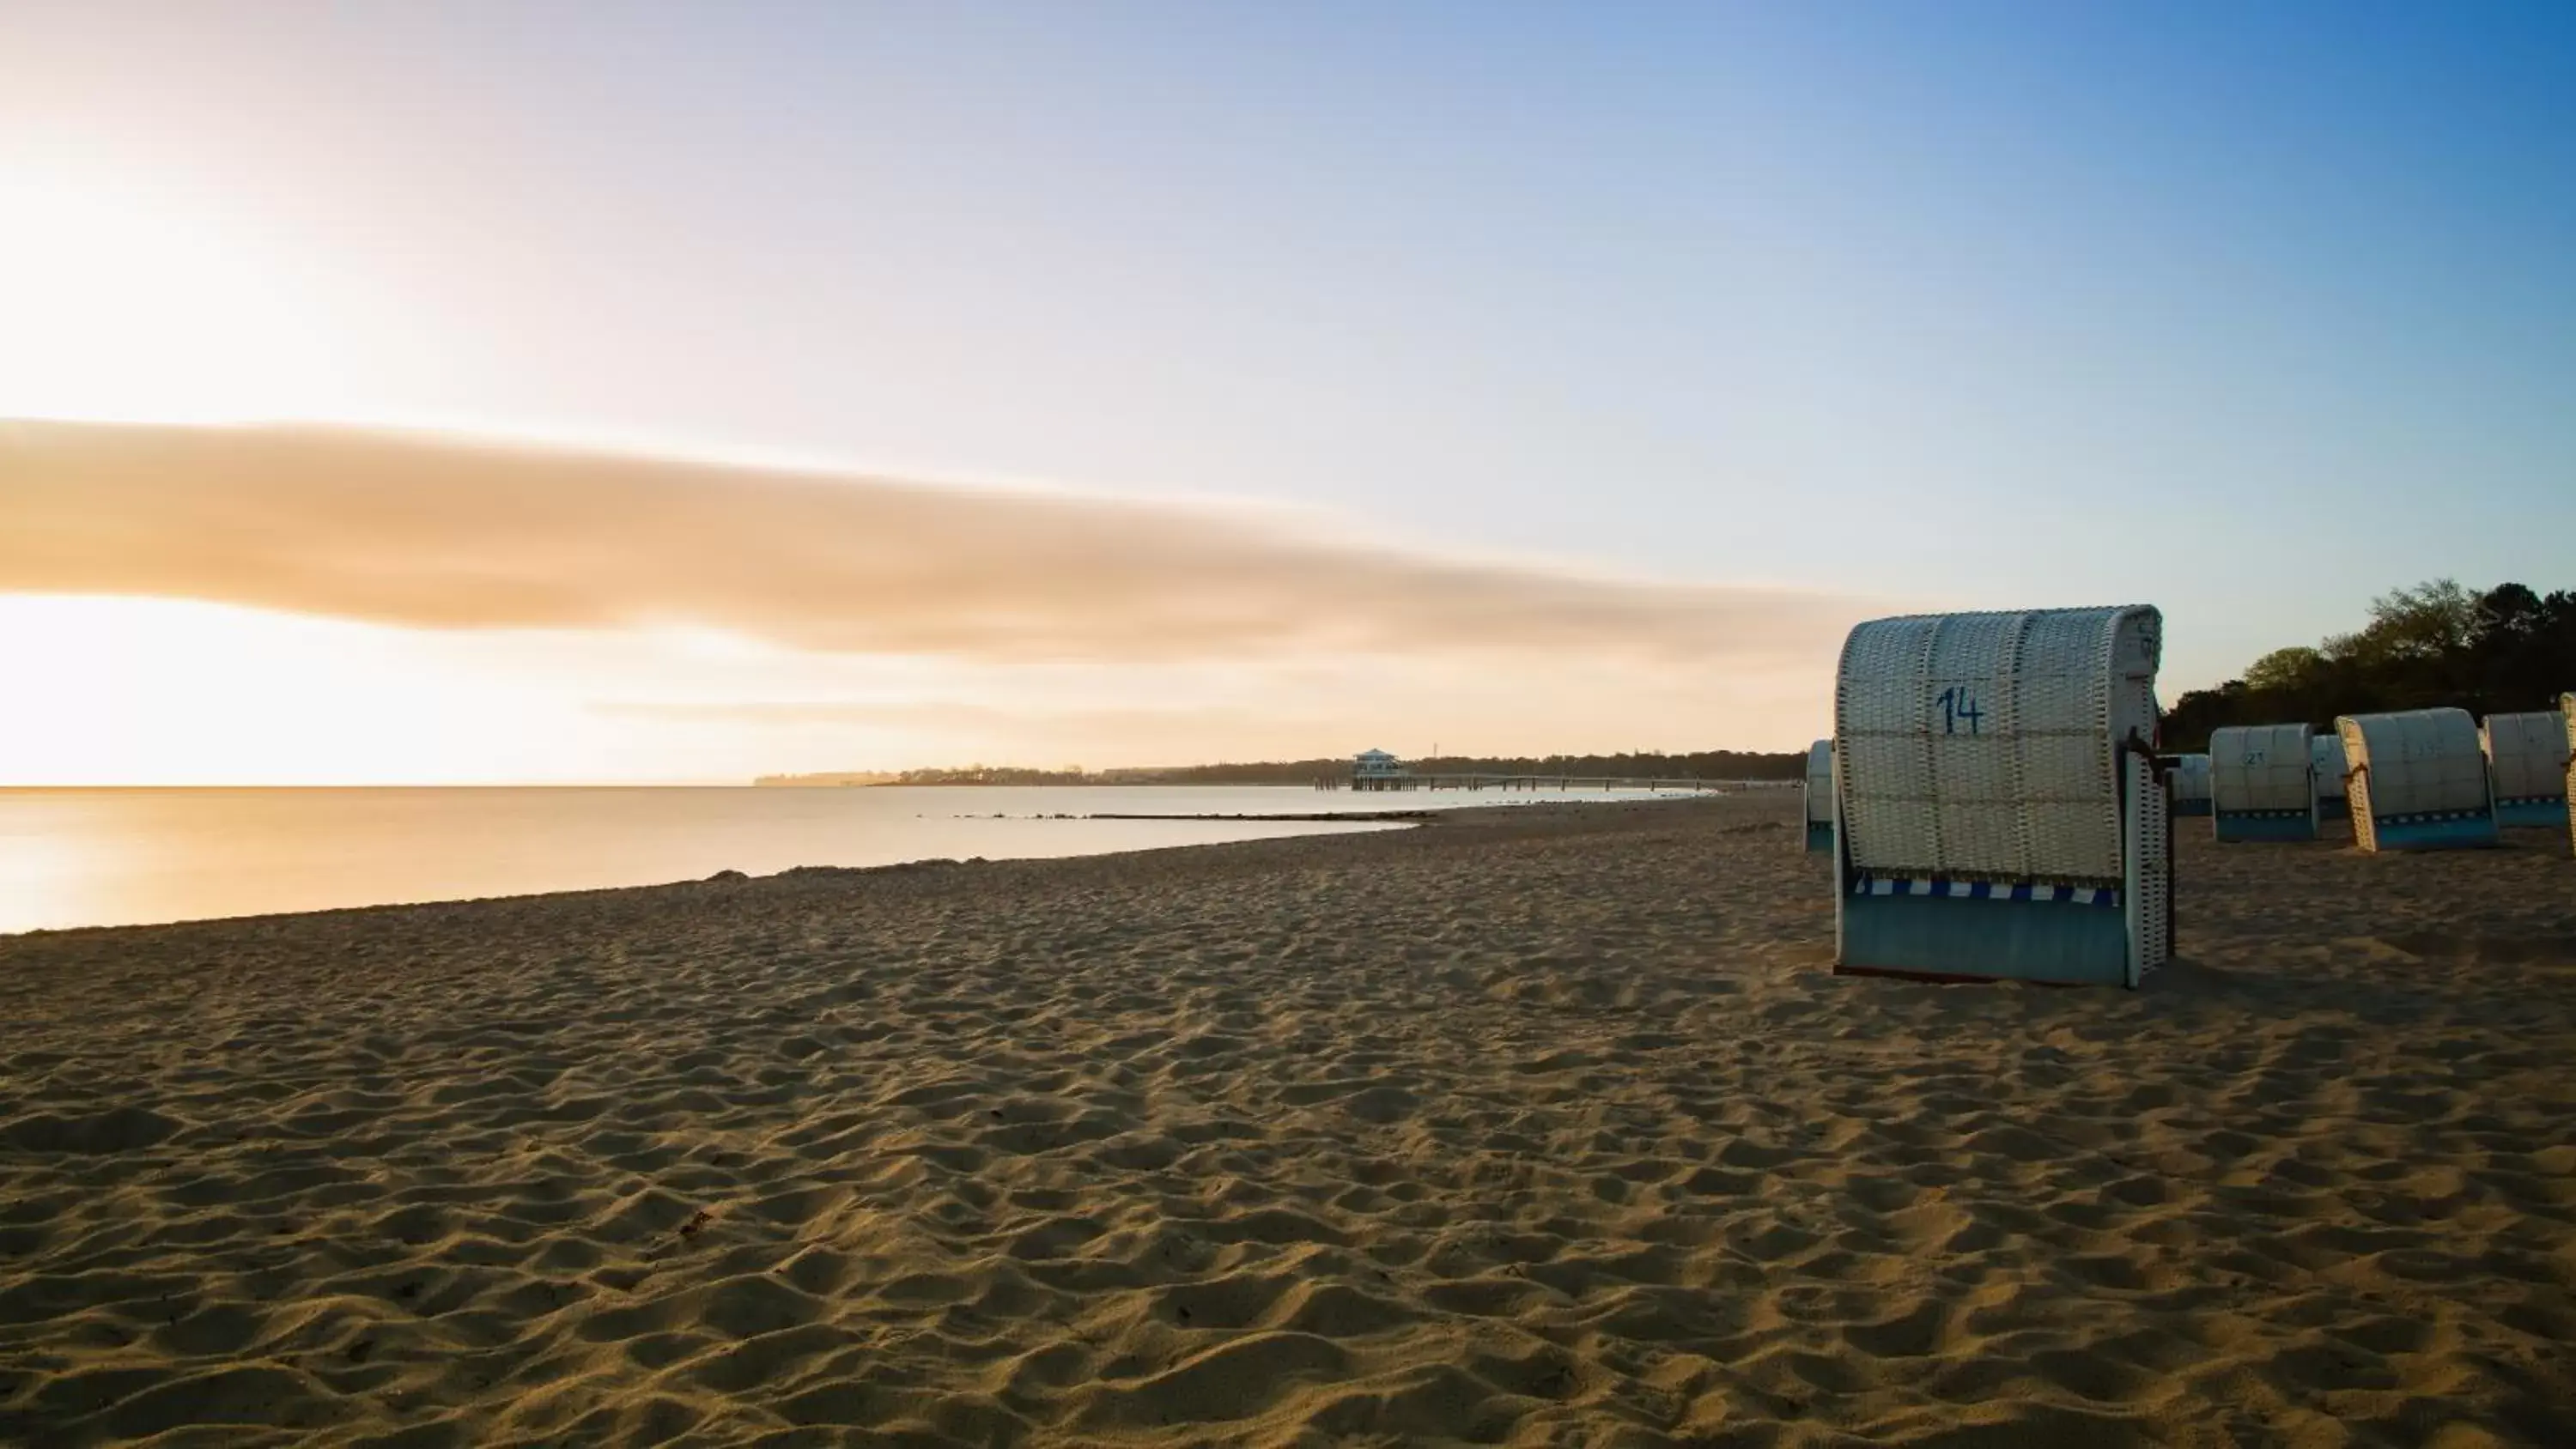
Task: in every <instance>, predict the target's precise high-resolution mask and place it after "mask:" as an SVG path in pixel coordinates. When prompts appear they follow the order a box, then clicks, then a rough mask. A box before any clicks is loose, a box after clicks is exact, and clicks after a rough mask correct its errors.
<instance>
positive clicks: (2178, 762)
mask: <svg viewBox="0 0 2576 1449" xmlns="http://www.w3.org/2000/svg"><path fill="white" fill-rule="evenodd" d="M2165 759H2166V761H2167V763H2168V765H2169V766H2170V773H2169V775H2168V777H2167V778H2168V782H2169V783H2170V784H2171V785H2172V787H2173V813H2175V814H2176V815H2206V814H2208V813H2209V756H2207V755H2168V756H2165Z"/></svg>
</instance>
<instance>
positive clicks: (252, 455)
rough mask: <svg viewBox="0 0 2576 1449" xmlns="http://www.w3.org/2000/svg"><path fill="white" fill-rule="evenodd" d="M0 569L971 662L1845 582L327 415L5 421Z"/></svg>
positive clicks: (1764, 637)
mask: <svg viewBox="0 0 2576 1449" xmlns="http://www.w3.org/2000/svg"><path fill="white" fill-rule="evenodd" d="M0 591H14V592H26V593H72V594H126V595H146V596H160V597H172V598H188V599H200V600H212V601H218V602H224V603H232V604H241V605H249V606H253V607H260V608H269V609H280V610H289V611H294V612H299V613H307V614H319V615H329V616H336V617H343V618H350V619H358V620H365V621H370V622H375V623H384V624H394V625H402V626H410V627H419V628H433V629H479V628H614V627H624V626H633V625H645V624H665V623H694V624H700V625H706V626H711V627H716V628H722V629H728V630H733V631H737V632H740V633H744V634H748V635H751V636H755V637H759V638H763V639H766V640H769V641H772V642H775V643H778V644H782V645H786V646H789V647H794V648H800V649H810V650H826V651H842V652H865V653H878V654H934V655H944V656H952V657H958V658H965V659H980V660H986V661H993V662H1004V661H1027V660H1082V659H1116V660H1121V661H1127V662H1153V661H1172V660H1183V659H1192V658H1209V657H1229V656H1231V657H1241V656H1249V655H1262V654H1282V653H1311V652H1331V651H1354V652H1367V653H1385V652H1395V651H1408V650H1417V649H1439V650H1459V649H1476V648H1505V649H1514V650H1536V651H1547V650H1562V649H1583V650H1611V651H1621V652H1629V653H1635V654H1642V655H1646V656H1649V657H1652V658H1657V659H1664V660H1671V661H1676V662H1678V661H1685V660H1689V661H1717V660H1726V659H1753V658H1765V657H1772V658H1776V657H1784V656H1794V655H1801V654H1812V653H1813V652H1814V651H1817V650H1829V649H1830V648H1831V647H1832V641H1833V640H1834V638H1835V637H1836V636H1837V635H1838V634H1839V632H1840V630H1841V629H1842V628H1843V627H1844V626H1845V625H1846V624H1848V623H1849V622H1850V621H1851V620H1852V619H1854V618H1856V617H1859V616H1860V615H1861V614H1863V613H1865V612H1867V608H1866V606H1865V605H1863V604H1861V603H1859V602H1857V601H1854V600H1850V599H1844V598H1835V597H1828V596H1820V595H1810V594H1801V593H1795V592H1790V591H1781V590H1767V589H1752V588H1730V587H1714V586H1683V585H1670V584H1657V583H1637V582H1626V581H1620V580H1616V579H1608V578H1601V577H1593V576H1587V575H1584V574H1581V573H1577V572H1572V571H1556V570H1551V569H1548V568H1544V567H1539V566H1533V565H1527V564H1517V563H1501V562H1493V561H1486V560H1475V559H1463V558H1453V557H1442V556H1439V555H1435V554H1429V553H1421V552H1410V551H1405V550H1402V549H1398V548H1391V547H1383V546H1379V545H1376V544H1374V543H1371V542H1369V541H1366V540H1363V539H1341V538H1336V537H1333V536H1331V535H1330V534H1328V533H1327V532H1325V531H1323V530H1321V529H1318V528H1315V527H1311V526H1306V525H1304V524H1302V523H1300V524H1292V523H1291V522H1289V521H1287V520H1284V519H1282V518H1279V517H1273V516H1268V515H1261V514H1255V513H1251V512H1248V511H1227V510H1221V509H1198V508H1190V507H1184V506H1180V505H1176V504H1167V503H1149V502H1142V501H1135V500H1121V499H1114V498H1103V497H1094V496H1084V495H1076V494H1060V493H1042V492H1006V491H997V490H985V489H967V488H957V487H948V486H937V485H927V484H922V483H916V482H907V481H902V480H895V479H885V478H873V477H863V476H847V475H833V474H821V473H802V472H791V471H784V470H764V469H754V468H745V467H736V466H728V465H723V464H716V463H708V462H699V461H690V460H682V459H671V458H655V457H641V456H631V455H619V454H611V453H586V452H578V451H568V450H561V449H553V448H537V447H529V446H522V445H516V444H508V443H498V442H490V441H478V440H473V439H466V438H459V437H453V436H446V435H437V434H412V433H394V432H373V431H365V430H355V429H339V428H308V427H258V428H173V427H137V426H122V425H95V424H75V423H54V422H19V423H0Z"/></svg>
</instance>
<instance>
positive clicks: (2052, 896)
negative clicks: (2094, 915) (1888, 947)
mask: <svg viewBox="0 0 2576 1449" xmlns="http://www.w3.org/2000/svg"><path fill="white" fill-rule="evenodd" d="M1851 893H1852V894H1853V895H1856V896H1947V897H1949V898H1951V899H1953V900H1969V901H2066V902H2069V903H2071V904H2074V905H2079V906H2116V905H2118V904H2119V903H2120V892H2119V891H2118V890H2117V889H2116V888H2114V887H2111V886H2070V885H2033V884H2031V883H2030V882H2029V881H1991V880H1945V879H1942V878H1941V877H1938V876H1935V877H1933V878H1932V879H1930V880H1915V879H1907V878H1904V877H1901V876H1884V875H1882V876H1867V875H1855V876H1853V877H1852V891H1851Z"/></svg>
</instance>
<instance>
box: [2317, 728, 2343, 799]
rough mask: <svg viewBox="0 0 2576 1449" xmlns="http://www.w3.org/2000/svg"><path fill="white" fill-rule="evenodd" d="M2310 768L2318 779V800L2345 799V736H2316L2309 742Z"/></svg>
mask: <svg viewBox="0 0 2576 1449" xmlns="http://www.w3.org/2000/svg"><path fill="white" fill-rule="evenodd" d="M2308 756H2309V762H2310V763H2309V768H2310V769H2311V770H2312V771H2313V772H2314V773H2315V775H2316V779H2317V798H2318V799H2320V800H2328V799H2332V800H2340V799H2342V798H2343V772H2344V763H2343V736H2341V735H2333V734H2328V735H2315V736H2312V737H2310V739H2309V740H2308Z"/></svg>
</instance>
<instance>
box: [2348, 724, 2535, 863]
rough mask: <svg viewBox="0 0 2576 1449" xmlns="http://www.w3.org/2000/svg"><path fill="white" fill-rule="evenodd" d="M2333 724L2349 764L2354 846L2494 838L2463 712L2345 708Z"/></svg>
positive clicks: (2472, 727)
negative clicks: (2352, 711)
mask: <svg viewBox="0 0 2576 1449" xmlns="http://www.w3.org/2000/svg"><path fill="white" fill-rule="evenodd" d="M2335 729H2336V731H2337V732H2338V733H2340V734H2341V735H2342V736H2343V750H2344V757H2345V759H2347V760H2349V761H2350V762H2351V764H2350V771H2351V773H2350V777H2349V785H2348V787H2347V789H2348V793H2349V794H2350V796H2351V799H2352V832H2353V839H2354V840H2355V841H2356V842H2358V843H2359V844H2360V846H2361V848H2362V849H2364V850H2438V849H2445V848H2450V847H2457V846H2478V845H2493V844H2495V843H2496V823H2495V808H2494V805H2493V803H2492V801H2491V799H2490V797H2489V795H2488V788H2487V757H2486V752H2485V751H2484V750H2482V749H2480V748H2479V747H2478V726H2477V721H2475V720H2473V719H2471V718H2470V717H2469V712H2468V711H2467V710H2464V709H2450V708H2443V709H2410V710H2404V711H2401V712H2398V713H2394V714H2348V715H2344V716H2342V717H2340V718H2338V719H2337V720H2336V721H2335Z"/></svg>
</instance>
